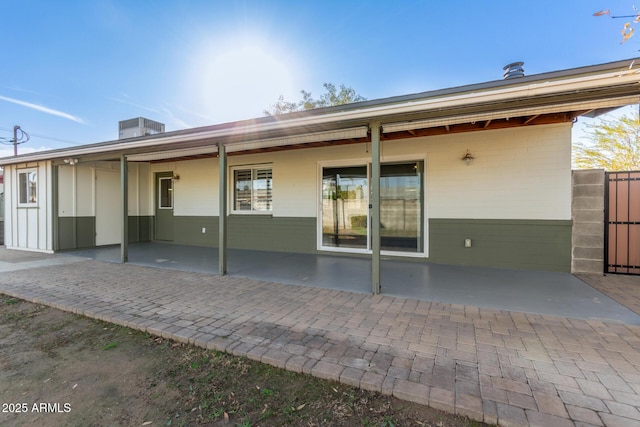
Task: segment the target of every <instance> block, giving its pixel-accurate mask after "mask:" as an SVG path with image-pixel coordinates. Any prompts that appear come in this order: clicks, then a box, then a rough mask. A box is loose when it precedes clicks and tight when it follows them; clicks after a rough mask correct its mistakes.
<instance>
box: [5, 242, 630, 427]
mask: <svg viewBox="0 0 640 427" xmlns="http://www.w3.org/2000/svg"><path fill="white" fill-rule="evenodd" d="M5 253H7V251H5V250H4V249H0V271H2V273H1V274H0V292H2V293H6V294H8V295H12V296H15V297H19V298H24V299H26V300H29V301H33V302H38V303H42V304H46V305H51V306H53V307H56V308H59V309H63V310H67V311H72V312H75V313H78V314H83V315H86V316H89V317H94V318H97V319H101V320H106V321H110V322H113V323H117V324H122V325H126V326H129V327H132V328H136V329H140V330H145V331H148V332H149V333H152V334H157V335H161V336H163V337H167V338H172V339H175V340H178V341H182V342H189V343H193V344H196V345H199V346H202V347H206V348H210V349H216V350H221V351H227V352H230V353H233V354H236V355H243V356H247V357H249V358H251V359H255V360H259V361H262V362H264V363H269V364H272V365H276V366H280V367H284V368H286V369H290V370H294V371H298V372H305V373H308V374H311V375H314V376H318V377H321V378H327V379H331V380H336V381H341V382H344V383H347V384H351V385H354V386H358V387H361V388H364V389H368V390H376V391H381V392H382V393H386V394H393V395H394V396H397V397H399V398H401V399H406V400H411V401H415V402H418V403H422V404H425V405H428V406H431V407H434V408H438V409H443V410H446V411H449V412H455V413H458V414H463V415H467V416H469V417H471V418H473V419H477V420H482V421H485V422H488V423H497V424H499V425H504V426H520V425H522V426H524V425H539V426H564V425H567V426H573V425H576V426H578V425H580V426H589V425H595V426H636V425H637V426H640V410H639V408H640V370H639V369H638V367H639V366H640V326H635V325H629V324H624V323H615V322H601V321H593V320H576V319H568V318H563V317H555V316H548V315H537V314H525V313H519V312H510V311H504V310H495V309H484V308H479V307H473V306H469V305H455V304H445V303H436V302H429V301H419V300H414V299H405V298H399V297H391V296H380V295H378V296H372V295H367V294H362V293H354V292H346V291H341V290H334V289H321V288H315V287H305V286H293V285H285V284H280V283H272V282H263V281H259V280H255V279H245V278H241V277H233V276H226V277H222V278H221V277H217V276H212V275H208V274H202V273H191V272H184V271H173V270H164V269H156V268H148V267H141V266H135V265H130V264H125V265H119V264H110V263H105V262H100V261H94V260H83V259H81V258H74V257H47V256H44V255H42V256H38V257H35V258H34V257H33V256H32V255H30V254H26V255H25V258H20V256H17V255H16V254H15V253H12V254H11V256H10V257H5V256H4V254H5ZM30 257H31V258H30ZM638 285H639V286H640V281H639V282H638Z"/></svg>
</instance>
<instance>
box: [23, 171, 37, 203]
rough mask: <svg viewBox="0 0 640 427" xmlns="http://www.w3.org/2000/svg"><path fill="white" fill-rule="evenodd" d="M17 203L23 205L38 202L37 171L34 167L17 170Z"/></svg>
mask: <svg viewBox="0 0 640 427" xmlns="http://www.w3.org/2000/svg"><path fill="white" fill-rule="evenodd" d="M18 187H19V188H18V204H19V205H23V206H28V205H36V204H37V203H38V173H37V172H36V171H35V169H31V170H23V171H19V172H18Z"/></svg>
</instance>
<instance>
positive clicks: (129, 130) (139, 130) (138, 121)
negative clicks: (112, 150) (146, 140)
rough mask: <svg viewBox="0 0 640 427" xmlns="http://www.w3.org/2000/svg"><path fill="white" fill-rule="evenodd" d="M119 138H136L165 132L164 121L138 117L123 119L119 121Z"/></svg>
mask: <svg viewBox="0 0 640 427" xmlns="http://www.w3.org/2000/svg"><path fill="white" fill-rule="evenodd" d="M118 131H119V133H118V139H126V138H136V137H139V136H149V135H155V134H157V133H164V123H160V122H156V121H154V120H149V119H145V118H144V117H137V118H135V119H129V120H121V121H120V122H118Z"/></svg>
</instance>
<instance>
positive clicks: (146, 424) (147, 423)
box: [142, 421, 153, 426]
mask: <svg viewBox="0 0 640 427" xmlns="http://www.w3.org/2000/svg"><path fill="white" fill-rule="evenodd" d="M152 422H153V421H145V422H143V423H142V425H143V426H148V425H150V424H151V423H152Z"/></svg>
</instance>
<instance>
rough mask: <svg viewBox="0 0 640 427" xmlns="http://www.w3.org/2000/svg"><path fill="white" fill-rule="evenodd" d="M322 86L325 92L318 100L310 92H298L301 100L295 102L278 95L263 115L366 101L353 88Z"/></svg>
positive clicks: (329, 84) (327, 84) (332, 85)
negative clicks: (276, 100)
mask: <svg viewBox="0 0 640 427" xmlns="http://www.w3.org/2000/svg"><path fill="white" fill-rule="evenodd" d="M323 86H324V88H325V90H326V92H325V93H323V94H322V95H320V98H318V99H314V98H313V96H312V95H311V92H307V91H306V90H301V91H300V93H301V94H302V99H301V100H300V101H296V102H290V101H285V99H284V97H283V96H282V95H280V97H279V98H278V102H276V103H275V104H274V105H272V106H271V108H270V109H269V110H264V113H265V114H266V115H269V116H270V115H277V114H284V113H292V112H294V111H304V110H313V109H314V108H321V107H330V106H332V105H344V104H350V103H352V102H360V101H366V98H364V97H362V96H360V95H358V93H356V91H355V90H354V89H353V88H350V87H346V86H345V85H340V89H339V90H338V89H337V88H336V86H335V85H334V84H332V83H325V84H324V85H323Z"/></svg>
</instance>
